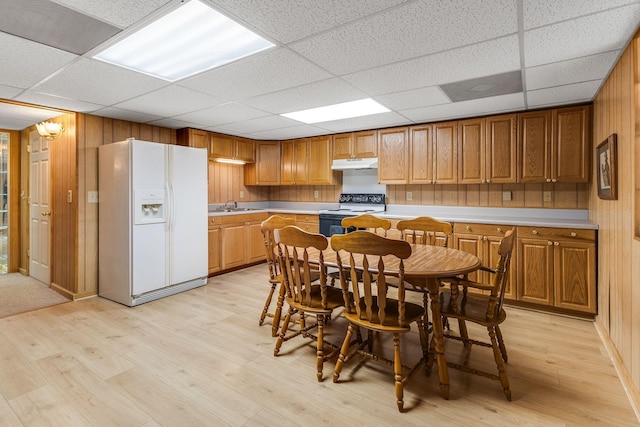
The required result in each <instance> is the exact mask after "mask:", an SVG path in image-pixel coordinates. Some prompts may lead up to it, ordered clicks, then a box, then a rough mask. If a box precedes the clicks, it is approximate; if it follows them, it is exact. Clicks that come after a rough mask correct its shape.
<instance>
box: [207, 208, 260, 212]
mask: <svg viewBox="0 0 640 427" xmlns="http://www.w3.org/2000/svg"><path fill="white" fill-rule="evenodd" d="M262 210H264V209H261V208H222V209H220V208H218V209H216V212H245V211H262Z"/></svg>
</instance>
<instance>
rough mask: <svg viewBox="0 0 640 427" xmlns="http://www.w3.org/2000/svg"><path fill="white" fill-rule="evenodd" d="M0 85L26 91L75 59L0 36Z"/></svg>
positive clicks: (48, 48)
mask: <svg viewBox="0 0 640 427" xmlns="http://www.w3.org/2000/svg"><path fill="white" fill-rule="evenodd" d="M0 46H2V48H0V64H2V66H0V81H1V82H2V84H4V85H8V86H13V87H19V88H28V87H30V86H32V85H34V84H36V83H38V82H39V81H41V80H42V79H44V78H45V77H47V76H48V75H50V74H51V73H53V72H55V71H57V70H58V69H59V68H60V67H63V66H65V65H66V64H68V63H70V62H71V61H73V60H74V59H76V58H78V56H77V55H74V54H72V53H68V52H64V51H62V50H58V49H54V48H52V47H49V46H45V45H42V44H39V43H35V42H32V41H29V40H26V39H22V38H20V37H15V36H12V35H10V34H7V33H3V32H0Z"/></svg>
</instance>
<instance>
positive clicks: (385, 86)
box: [342, 36, 520, 95]
mask: <svg viewBox="0 0 640 427" xmlns="http://www.w3.org/2000/svg"><path fill="white" fill-rule="evenodd" d="M519 68H520V53H519V48H518V36H508V37H502V38H499V39H496V40H491V41H488V42H484V43H479V44H477V45H473V46H466V47H462V48H459V49H453V50H450V51H447V52H441V53H437V54H433V55H429V56H424V57H422V58H417V59H412V60H409V61H404V62H400V63H396V64H391V65H387V66H384V67H379V68H374V69H371V70H366V71H361V72H357V73H353V74H348V75H345V76H342V78H343V79H344V80H346V81H347V82H349V83H351V84H352V85H353V86H355V87H356V88H358V89H360V90H362V91H363V92H365V93H367V94H369V95H381V94H386V93H393V92H402V91H405V90H410V89H418V88H422V87H428V86H435V85H438V84H442V83H449V82H455V81H461V80H468V79H472V78H477V77H483V76H487V75H494V74H499V73H503V72H507V71H513V70H517V69H519Z"/></svg>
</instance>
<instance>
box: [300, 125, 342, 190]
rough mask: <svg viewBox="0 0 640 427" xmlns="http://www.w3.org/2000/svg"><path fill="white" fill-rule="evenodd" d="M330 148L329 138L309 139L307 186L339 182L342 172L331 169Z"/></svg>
mask: <svg viewBox="0 0 640 427" xmlns="http://www.w3.org/2000/svg"><path fill="white" fill-rule="evenodd" d="M331 148H332V140H331V136H316V137H314V138H310V139H309V174H308V176H309V185H335V184H337V183H338V182H339V181H340V177H341V176H342V172H341V171H334V170H332V169H331Z"/></svg>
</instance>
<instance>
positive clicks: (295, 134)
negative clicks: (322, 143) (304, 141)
mask: <svg viewBox="0 0 640 427" xmlns="http://www.w3.org/2000/svg"><path fill="white" fill-rule="evenodd" d="M326 134H327V130H326V129H320V128H317V127H315V126H311V125H302V126H291V127H287V128H281V129H273V130H266V131H263V132H254V133H250V134H248V135H247V136H248V137H249V138H255V139H263V140H274V139H275V140H283V139H293V138H302V137H307V136H317V135H326Z"/></svg>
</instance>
